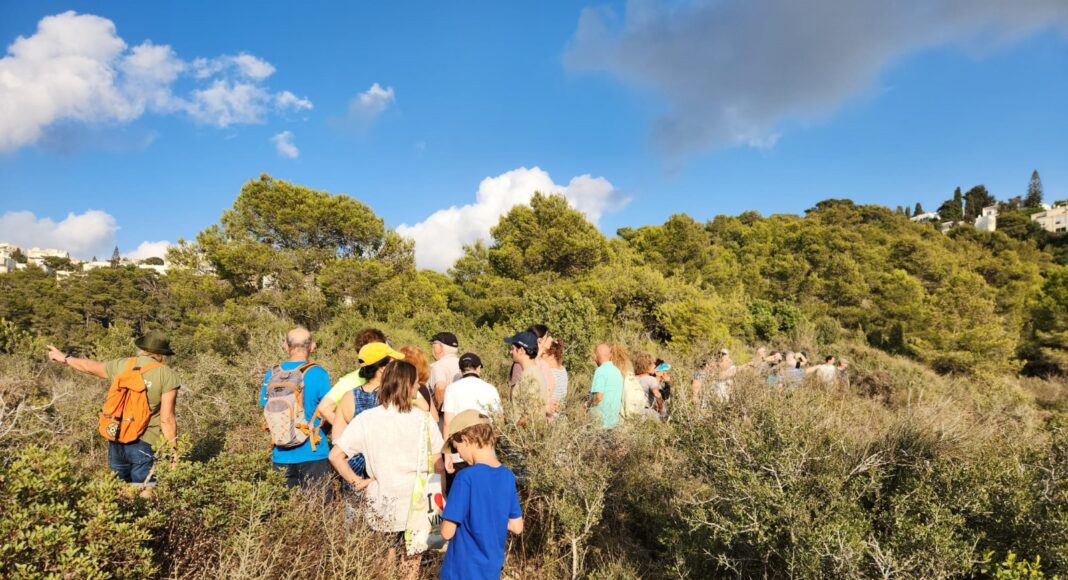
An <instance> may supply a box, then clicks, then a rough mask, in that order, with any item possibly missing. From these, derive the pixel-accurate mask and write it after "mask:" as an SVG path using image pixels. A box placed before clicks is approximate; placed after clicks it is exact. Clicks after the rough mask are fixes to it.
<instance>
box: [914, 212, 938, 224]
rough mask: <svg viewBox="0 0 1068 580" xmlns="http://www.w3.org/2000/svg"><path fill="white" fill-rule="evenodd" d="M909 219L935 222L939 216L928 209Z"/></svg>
mask: <svg viewBox="0 0 1068 580" xmlns="http://www.w3.org/2000/svg"><path fill="white" fill-rule="evenodd" d="M909 219H910V220H912V221H914V222H917V223H919V222H935V221H938V220H939V219H941V218H940V217H939V215H938V212H934V211H929V212H927V213H921V214H917V215H914V216H912V217H911V218H909Z"/></svg>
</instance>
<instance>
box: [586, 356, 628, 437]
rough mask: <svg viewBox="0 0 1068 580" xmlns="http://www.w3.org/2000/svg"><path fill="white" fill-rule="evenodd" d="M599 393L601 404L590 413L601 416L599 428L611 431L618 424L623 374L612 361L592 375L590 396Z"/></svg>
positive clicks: (591, 408)
mask: <svg viewBox="0 0 1068 580" xmlns="http://www.w3.org/2000/svg"><path fill="white" fill-rule="evenodd" d="M596 393H601V394H602V395H603V396H604V397H603V398H602V399H601V402H600V403H598V404H597V405H596V406H594V407H590V411H591V412H593V413H597V414H598V415H600V416H601V426H602V427H604V428H605V429H611V428H613V427H615V426H616V425H618V424H619V412H620V407H622V406H623V373H621V372H619V369H618V368H616V365H614V364H612V361H606V362H605V363H604V364H602V365H601V366H599V367H597V370H596V371H594V373H593V386H592V387H590V395H591V396H592V395H594V394H596Z"/></svg>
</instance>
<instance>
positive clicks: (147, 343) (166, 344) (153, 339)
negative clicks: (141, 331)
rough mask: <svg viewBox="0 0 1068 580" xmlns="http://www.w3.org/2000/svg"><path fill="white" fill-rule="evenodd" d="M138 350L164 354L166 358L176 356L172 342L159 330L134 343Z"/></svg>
mask: <svg viewBox="0 0 1068 580" xmlns="http://www.w3.org/2000/svg"><path fill="white" fill-rule="evenodd" d="M134 344H136V345H137V348H139V349H141V350H143V351H145V352H150V353H152V354H162V355H164V356H170V355H172V354H174V351H173V350H171V341H170V339H168V338H167V335H166V334H163V333H162V332H160V331H158V330H153V331H150V332H148V333H146V334H145V335H144V336H142V337H140V338H138V339H137V340H135V341H134Z"/></svg>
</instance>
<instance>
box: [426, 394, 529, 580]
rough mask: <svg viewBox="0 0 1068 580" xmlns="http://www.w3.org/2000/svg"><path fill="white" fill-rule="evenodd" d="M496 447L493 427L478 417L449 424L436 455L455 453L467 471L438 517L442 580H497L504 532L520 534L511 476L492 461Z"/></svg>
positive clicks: (459, 417)
mask: <svg viewBox="0 0 1068 580" xmlns="http://www.w3.org/2000/svg"><path fill="white" fill-rule="evenodd" d="M496 441H497V435H496V434H495V433H494V432H493V425H492V422H491V421H490V419H489V417H486V416H485V415H480V414H479V412H478V411H475V410H468V411H464V412H462V413H459V414H457V415H456V416H455V417H453V419H452V421H450V422H449V436H448V438H446V439H445V446H444V447H442V449H441V452H442V453H453V451H454V450H455V452H456V453H459V454H460V457H462V458H463V460H464V462H465V463H467V464H468V465H470V467H468V468H467V469H464V470H463V471H459V472H457V473H456V479H454V480H453V482H452V486H451V487H449V495H448V498H447V499H446V502H445V510H444V512H443V513H442V519H443V520H444V521H443V522H442V524H441V535H442V536H443V537H444V538H445V539H446V540H450V541H449V547H448V550H447V551H446V552H445V562H444V563H443V564H442V565H441V577H442V578H446V579H448V578H462V579H464V580H467V579H469V578H500V577H501V568H503V567H504V543H505V540H506V539H507V537H508V532H512V533H513V534H522V533H523V512H522V510H521V509H520V508H519V494H518V493H516V489H515V475H514V474H513V473H512V472H511V470H509V469H508V468H507V467H505V466H503V465H501V462H500V461H498V460H497V453H496V452H495V451H494V450H493V445H494V443H496Z"/></svg>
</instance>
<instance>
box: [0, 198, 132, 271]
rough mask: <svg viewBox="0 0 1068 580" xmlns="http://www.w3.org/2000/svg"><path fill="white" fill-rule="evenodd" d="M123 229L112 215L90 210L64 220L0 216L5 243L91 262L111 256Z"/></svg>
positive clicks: (24, 213) (12, 214)
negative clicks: (36, 248)
mask: <svg viewBox="0 0 1068 580" xmlns="http://www.w3.org/2000/svg"><path fill="white" fill-rule="evenodd" d="M118 229H119V227H118V225H116V223H115V218H113V217H112V216H111V215H110V214H108V213H106V212H103V211H99V210H95V209H93V210H89V211H86V212H85V213H82V214H74V213H69V214H67V217H66V218H65V219H63V220H62V221H59V222H56V221H53V220H52V219H51V218H47V217H42V218H38V217H37V216H36V215H34V214H33V212H29V211H15V212H7V213H5V214H3V215H0V232H2V235H3V240H0V241H5V242H8V243H11V244H15V245H16V246H21V247H24V248H32V247H38V248H55V249H57V250H63V251H66V252H68V253H69V254H70V255H71V257H74V258H79V259H82V260H87V259H89V258H90V257H92V256H94V255H95V256H104V255H107V256H110V255H111V252H112V250H113V249H114V247H115V231H116V230H118Z"/></svg>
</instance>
